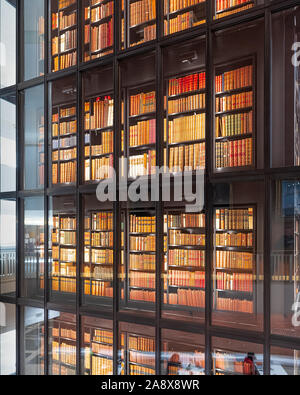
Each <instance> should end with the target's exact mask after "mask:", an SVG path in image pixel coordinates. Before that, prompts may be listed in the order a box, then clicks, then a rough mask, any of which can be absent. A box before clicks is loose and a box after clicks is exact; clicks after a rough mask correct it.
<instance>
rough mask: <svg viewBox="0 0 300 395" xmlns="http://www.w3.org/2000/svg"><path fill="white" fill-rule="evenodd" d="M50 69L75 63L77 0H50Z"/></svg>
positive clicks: (60, 68)
mask: <svg viewBox="0 0 300 395" xmlns="http://www.w3.org/2000/svg"><path fill="white" fill-rule="evenodd" d="M51 15H52V24H51V71H52V72H55V71H59V70H63V69H66V68H69V67H72V66H75V65H76V62H77V61H76V57H77V0H58V1H57V0H52V1H51Z"/></svg>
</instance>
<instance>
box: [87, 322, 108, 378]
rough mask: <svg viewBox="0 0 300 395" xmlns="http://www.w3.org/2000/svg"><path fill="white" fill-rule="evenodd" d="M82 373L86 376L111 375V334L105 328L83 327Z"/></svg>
mask: <svg viewBox="0 0 300 395" xmlns="http://www.w3.org/2000/svg"><path fill="white" fill-rule="evenodd" d="M83 343H84V350H83V351H84V371H85V374H87V375H92V376H107V375H112V374H113V332H112V331H111V330H108V329H106V328H99V327H97V328H96V327H91V326H84V328H83Z"/></svg>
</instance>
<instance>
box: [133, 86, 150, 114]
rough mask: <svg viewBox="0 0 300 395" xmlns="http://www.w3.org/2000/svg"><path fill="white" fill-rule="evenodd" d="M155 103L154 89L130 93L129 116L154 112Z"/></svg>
mask: <svg viewBox="0 0 300 395" xmlns="http://www.w3.org/2000/svg"><path fill="white" fill-rule="evenodd" d="M155 105H156V100H155V91H152V92H146V93H139V94H137V95H132V96H130V116H135V115H140V114H147V113H149V112H154V111H155V110H156V108H155Z"/></svg>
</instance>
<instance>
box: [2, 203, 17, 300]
mask: <svg viewBox="0 0 300 395" xmlns="http://www.w3.org/2000/svg"><path fill="white" fill-rule="evenodd" d="M0 256H1V260H0V294H1V295H6V296H12V297H13V296H15V293H16V272H17V265H16V263H17V258H16V201H15V200H0Z"/></svg>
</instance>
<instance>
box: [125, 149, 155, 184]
mask: <svg viewBox="0 0 300 395" xmlns="http://www.w3.org/2000/svg"><path fill="white" fill-rule="evenodd" d="M155 166H156V151H153V150H149V151H148V152H147V153H145V154H142V155H133V156H130V158H129V178H136V177H141V176H149V175H151V174H155Z"/></svg>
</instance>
